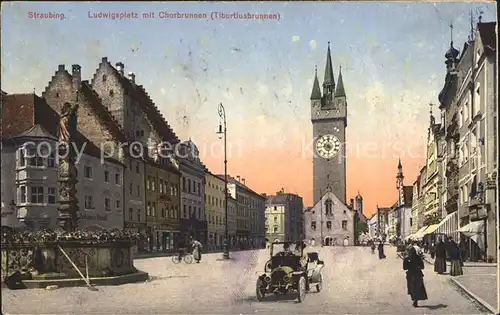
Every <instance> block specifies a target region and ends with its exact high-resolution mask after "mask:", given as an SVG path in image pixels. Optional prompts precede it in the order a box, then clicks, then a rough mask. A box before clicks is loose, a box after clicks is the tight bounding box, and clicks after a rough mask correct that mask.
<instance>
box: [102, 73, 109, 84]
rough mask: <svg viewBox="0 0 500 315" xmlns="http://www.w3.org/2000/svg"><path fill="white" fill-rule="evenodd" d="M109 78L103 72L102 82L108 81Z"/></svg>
mask: <svg viewBox="0 0 500 315" xmlns="http://www.w3.org/2000/svg"><path fill="white" fill-rule="evenodd" d="M107 78H108V77H107V76H106V75H105V74H103V75H102V82H106V79H107Z"/></svg>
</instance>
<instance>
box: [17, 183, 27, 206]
mask: <svg viewBox="0 0 500 315" xmlns="http://www.w3.org/2000/svg"><path fill="white" fill-rule="evenodd" d="M19 190H20V194H21V198H20V200H21V203H26V186H21V187H19Z"/></svg>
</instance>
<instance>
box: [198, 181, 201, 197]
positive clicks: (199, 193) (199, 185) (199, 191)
mask: <svg viewBox="0 0 500 315" xmlns="http://www.w3.org/2000/svg"><path fill="white" fill-rule="evenodd" d="M198 195H200V196H201V184H200V183H198Z"/></svg>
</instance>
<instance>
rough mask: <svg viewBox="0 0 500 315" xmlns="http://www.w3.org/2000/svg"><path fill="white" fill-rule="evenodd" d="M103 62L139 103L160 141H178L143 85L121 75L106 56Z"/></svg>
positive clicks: (173, 142)
mask: <svg viewBox="0 0 500 315" xmlns="http://www.w3.org/2000/svg"><path fill="white" fill-rule="evenodd" d="M103 62H106V63H108V65H109V67H110V68H111V69H112V70H113V72H114V74H115V76H116V77H117V78H118V80H119V82H120V84H121V85H122V87H123V89H124V90H125V91H126V92H127V93H128V95H129V96H131V97H132V98H134V99H135V100H136V101H137V102H138V103H139V106H140V107H141V109H142V111H143V112H144V114H145V115H146V117H147V119H148V120H149V121H150V122H151V124H152V125H153V128H154V129H155V130H156V131H157V132H158V134H159V136H160V137H161V138H162V141H166V142H169V143H170V144H177V143H179V142H180V140H179V138H178V137H177V135H176V134H175V132H174V131H173V129H172V128H171V127H170V125H169V124H168V123H167V122H166V121H165V119H164V118H163V115H162V114H161V113H160V111H159V109H158V107H156V105H155V104H154V102H153V100H151V98H150V97H149V95H148V93H147V92H146V90H145V89H144V87H143V86H142V85H136V84H134V83H132V82H130V80H129V79H128V78H126V77H124V76H123V75H121V74H120V72H118V70H117V69H116V68H115V67H113V66H112V65H111V64H110V63H109V62H108V60H107V58H103Z"/></svg>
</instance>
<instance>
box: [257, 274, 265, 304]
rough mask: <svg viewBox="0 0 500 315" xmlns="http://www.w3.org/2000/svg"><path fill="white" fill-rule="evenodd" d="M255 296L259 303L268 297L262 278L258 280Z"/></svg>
mask: <svg viewBox="0 0 500 315" xmlns="http://www.w3.org/2000/svg"><path fill="white" fill-rule="evenodd" d="M255 294H256V295H257V301H262V300H263V299H264V297H265V296H266V291H265V289H264V282H263V281H262V279H261V278H259V279H257V284H256V285H255Z"/></svg>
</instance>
